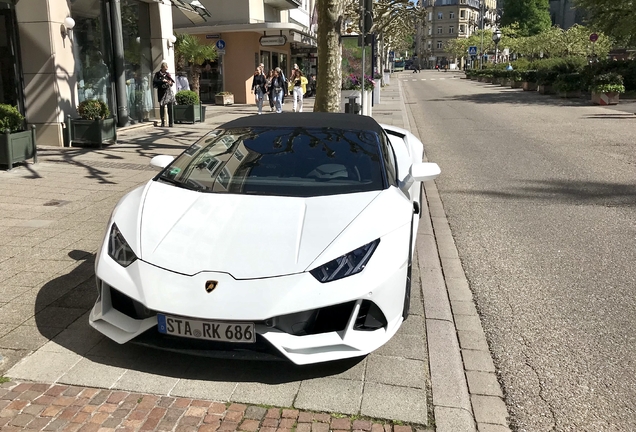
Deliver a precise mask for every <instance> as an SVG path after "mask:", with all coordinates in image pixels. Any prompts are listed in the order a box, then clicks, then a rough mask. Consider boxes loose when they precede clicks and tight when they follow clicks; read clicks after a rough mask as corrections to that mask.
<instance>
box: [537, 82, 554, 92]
mask: <svg viewBox="0 0 636 432" xmlns="http://www.w3.org/2000/svg"><path fill="white" fill-rule="evenodd" d="M537 88H538V90H539V93H541V94H542V95H551V94H555V93H556V91H554V88H553V87H552V86H551V85H547V84H539V85H538V86H537Z"/></svg>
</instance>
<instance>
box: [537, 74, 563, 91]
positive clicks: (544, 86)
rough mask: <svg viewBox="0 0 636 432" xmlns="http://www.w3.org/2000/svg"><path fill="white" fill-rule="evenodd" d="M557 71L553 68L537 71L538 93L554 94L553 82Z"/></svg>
mask: <svg viewBox="0 0 636 432" xmlns="http://www.w3.org/2000/svg"><path fill="white" fill-rule="evenodd" d="M558 76H559V73H558V72H557V71H556V70H553V69H541V70H539V71H538V72H537V84H538V87H537V90H539V93H541V94H545V95H550V94H555V93H556V91H555V90H554V82H555V81H556V79H557V77H558Z"/></svg>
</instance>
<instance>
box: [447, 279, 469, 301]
mask: <svg viewBox="0 0 636 432" xmlns="http://www.w3.org/2000/svg"><path fill="white" fill-rule="evenodd" d="M445 280H446V288H447V289H448V297H449V298H450V300H451V301H470V302H472V301H473V293H472V292H471V291H470V288H469V286H468V281H467V280H466V278H465V277H461V278H449V277H446V279H445Z"/></svg>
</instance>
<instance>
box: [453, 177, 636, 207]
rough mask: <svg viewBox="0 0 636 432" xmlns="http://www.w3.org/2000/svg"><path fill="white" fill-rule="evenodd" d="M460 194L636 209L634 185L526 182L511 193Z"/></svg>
mask: <svg viewBox="0 0 636 432" xmlns="http://www.w3.org/2000/svg"><path fill="white" fill-rule="evenodd" d="M528 184H529V185H528ZM458 192H460V193H464V194H469V195H481V196H489V197H493V198H505V199H514V200H518V199H527V200H543V201H547V202H558V203H563V204H575V205H581V204H587V205H599V206H606V207H633V206H636V185H634V184H632V183H629V184H622V183H605V182H583V181H568V180H541V181H530V180H529V181H526V182H524V186H519V187H517V188H509V189H508V190H460V191H458Z"/></svg>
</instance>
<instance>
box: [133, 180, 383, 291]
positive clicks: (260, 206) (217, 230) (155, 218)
mask: <svg viewBox="0 0 636 432" xmlns="http://www.w3.org/2000/svg"><path fill="white" fill-rule="evenodd" d="M380 193H381V191H373V192H364V193H356V194H347V195H333V196H323V197H312V198H294V197H271V196H267V197H265V196H254V195H233V194H218V193H200V192H195V191H189V190H184V189H180V188H177V187H174V186H170V185H166V184H163V183H160V182H152V183H151V185H150V186H149V187H148V188H147V193H146V196H145V199H144V202H143V210H142V215H141V221H140V232H139V234H140V236H139V240H140V251H139V252H140V258H141V259H142V260H144V261H146V262H148V263H151V264H153V265H156V266H158V267H162V268H165V269H167V270H171V271H174V272H179V273H182V274H187V275H192V274H196V273H199V272H202V271H214V272H224V273H229V274H230V275H232V277H234V278H236V279H254V278H263V277H273V276H281V275H287V274H293V273H300V272H303V271H305V270H307V268H308V266H309V265H311V264H312V263H313V261H314V260H315V259H316V258H317V257H318V256H319V255H320V253H321V252H322V251H323V250H325V248H327V247H328V246H329V245H330V244H331V243H332V242H333V241H334V239H335V238H336V237H338V235H339V234H340V233H341V232H342V231H343V230H344V229H345V228H346V227H347V226H348V225H349V224H350V223H351V222H352V221H353V220H354V219H355V218H356V217H357V216H358V215H359V214H360V213H361V212H362V211H363V210H364V209H365V208H366V207H367V206H368V205H369V204H370V203H371V202H372V201H373V200H374V199H375V198H376V197H377V196H378V195H379V194H380Z"/></svg>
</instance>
